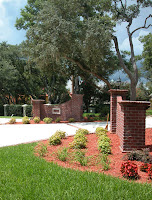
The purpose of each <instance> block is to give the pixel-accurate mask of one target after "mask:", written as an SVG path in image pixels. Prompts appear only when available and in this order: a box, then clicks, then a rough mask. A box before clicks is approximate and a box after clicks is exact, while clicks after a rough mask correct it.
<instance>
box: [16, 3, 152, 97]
mask: <svg viewBox="0 0 152 200" xmlns="http://www.w3.org/2000/svg"><path fill="white" fill-rule="evenodd" d="M151 6H152V1H151V0H145V1H143V0H137V1H136V0H133V1H129V0H128V1H127V0H125V1H122V0H106V1H105V0H68V1H67V0H62V1H60V0H45V1H41V0H28V4H27V6H26V7H25V9H23V10H21V18H20V19H17V21H16V27H17V28H18V29H21V28H23V29H27V41H26V48H27V52H28V54H29V55H30V56H29V60H31V61H33V62H35V63H36V64H38V65H39V66H41V67H44V66H45V67H46V66H49V63H50V62H52V61H53V62H57V63H60V64H61V63H62V64H63V63H64V66H65V68H67V70H68V67H69V63H70V65H71V67H77V68H79V69H81V70H83V71H85V73H88V74H90V73H91V74H92V75H93V76H94V77H96V78H97V79H99V80H102V81H104V82H105V83H106V84H107V85H108V86H109V88H110V87H111V86H110V83H109V76H110V75H111V74H112V73H114V71H115V70H117V69H118V68H119V65H120V66H121V68H122V69H123V70H124V71H125V73H126V74H127V75H128V77H129V79H130V82H131V84H130V85H131V90H130V91H131V100H135V99H136V86H137V83H138V68H137V65H136V60H135V53H134V46H133V40H132V37H133V34H134V33H135V32H136V31H138V30H140V29H143V28H145V29H147V28H149V27H150V26H151V24H147V20H148V19H150V18H151V17H152V15H149V16H147V17H146V18H145V22H144V24H143V25H142V26H141V27H138V28H136V29H135V30H131V25H132V23H133V20H134V19H135V18H137V17H138V16H139V15H140V12H141V11H142V9H141V8H146V7H151ZM123 22H126V23H127V26H126V31H127V34H128V39H129V45H130V52H131V56H130V60H131V67H129V68H128V66H127V65H126V64H125V62H124V59H123V56H122V54H121V52H120V49H119V43H118V39H117V37H116V35H115V33H114V27H115V25H116V24H117V23H123ZM112 41H113V42H114V47H115V51H114V48H113V43H112ZM115 53H116V54H117V57H118V60H119V65H118V62H117V59H116V57H115ZM50 70H51V68H50Z"/></svg>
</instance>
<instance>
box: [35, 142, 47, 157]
mask: <svg viewBox="0 0 152 200" xmlns="http://www.w3.org/2000/svg"><path fill="white" fill-rule="evenodd" d="M37 152H38V154H39V156H41V157H43V156H45V154H46V153H47V145H44V144H40V145H39V146H38V149H37Z"/></svg>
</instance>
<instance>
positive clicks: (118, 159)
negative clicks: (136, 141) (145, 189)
mask: <svg viewBox="0 0 152 200" xmlns="http://www.w3.org/2000/svg"><path fill="white" fill-rule="evenodd" d="M107 135H108V137H109V138H110V144H111V154H108V160H107V161H106V163H107V168H105V169H104V166H105V165H104V164H105V163H104V162H105V161H104V159H103V155H102V154H101V152H100V151H99V150H98V137H97V135H96V134H89V135H85V136H86V137H87V143H86V148H84V149H81V150H80V151H81V152H84V153H85V158H86V159H87V161H86V162H85V166H82V164H80V162H79V161H78V159H75V153H76V152H78V151H79V150H78V149H73V148H69V147H70V145H69V144H71V143H72V141H73V139H74V137H73V136H70V137H66V138H64V139H62V142H61V144H59V145H50V144H49V140H46V141H41V142H40V143H39V144H38V145H37V147H36V148H35V149H36V152H37V153H36V155H37V156H39V153H38V151H37V150H38V149H39V150H40V149H41V150H43V149H44V147H45V148H46V147H47V152H46V153H44V159H45V160H47V161H48V162H54V163H57V164H58V165H60V166H62V167H65V168H72V169H75V170H77V169H78V170H81V171H86V170H87V171H95V172H99V173H104V174H107V175H111V176H115V177H119V178H122V179H125V178H124V177H123V176H122V173H121V171H120V168H121V165H122V163H125V162H126V161H127V159H126V156H125V155H127V153H122V152H121V150H120V148H119V138H118V136H117V135H116V134H110V133H109V132H108V133H107ZM146 145H147V147H148V148H149V149H150V151H151V152H150V153H149V154H150V155H152V129H146ZM63 149H66V150H65V151H67V152H68V156H67V158H66V159H65V161H61V159H59V153H61V152H62V151H64V150H63ZM67 152H66V153H67ZM130 162H131V163H134V164H136V165H137V168H138V175H139V177H138V179H137V180H135V181H136V182H141V183H144V182H148V183H152V180H151V179H149V177H148V173H146V172H143V171H140V167H141V165H142V164H143V162H141V161H136V160H135V161H130Z"/></svg>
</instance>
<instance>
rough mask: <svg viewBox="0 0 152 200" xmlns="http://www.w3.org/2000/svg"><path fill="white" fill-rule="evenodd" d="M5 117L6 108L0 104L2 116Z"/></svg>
mask: <svg viewBox="0 0 152 200" xmlns="http://www.w3.org/2000/svg"><path fill="white" fill-rule="evenodd" d="M3 115H4V106H3V105H2V104H0V116H3Z"/></svg>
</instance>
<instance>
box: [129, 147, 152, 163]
mask: <svg viewBox="0 0 152 200" xmlns="http://www.w3.org/2000/svg"><path fill="white" fill-rule="evenodd" d="M126 158H127V159H128V160H137V161H142V162H144V163H152V156H151V155H150V154H149V149H147V148H146V149H143V150H134V151H131V152H130V153H127V157H126Z"/></svg>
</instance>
